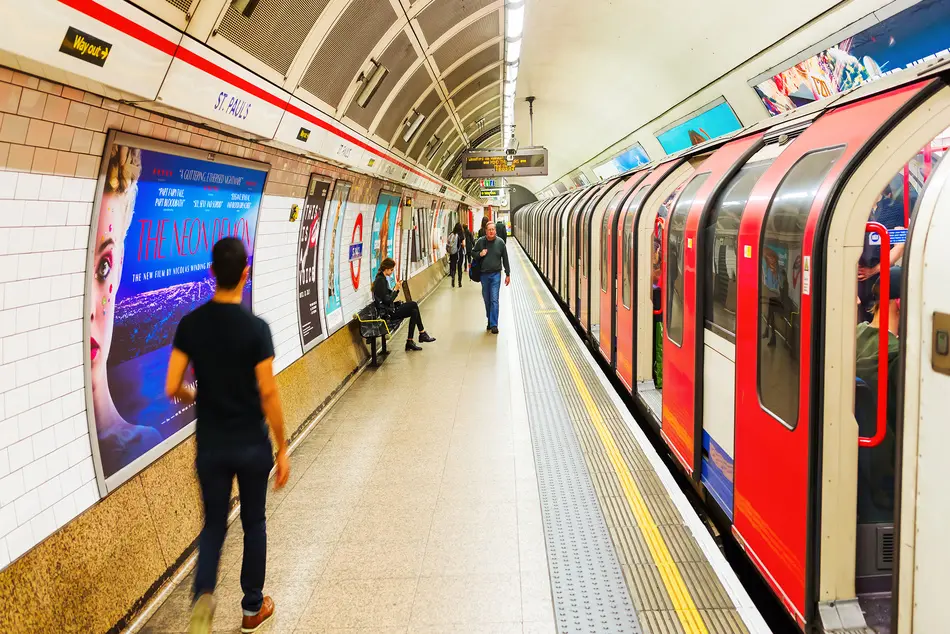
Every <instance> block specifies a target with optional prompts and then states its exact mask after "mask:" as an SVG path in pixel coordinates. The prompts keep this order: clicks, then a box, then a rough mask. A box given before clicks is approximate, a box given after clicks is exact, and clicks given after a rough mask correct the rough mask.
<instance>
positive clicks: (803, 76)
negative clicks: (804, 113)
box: [755, 0, 950, 116]
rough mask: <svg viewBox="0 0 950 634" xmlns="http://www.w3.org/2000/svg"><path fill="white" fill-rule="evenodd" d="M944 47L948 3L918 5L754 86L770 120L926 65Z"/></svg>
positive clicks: (948, 42) (949, 23)
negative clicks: (902, 71)
mask: <svg viewBox="0 0 950 634" xmlns="http://www.w3.org/2000/svg"><path fill="white" fill-rule="evenodd" d="M948 47H950V1H948V0H921V1H920V2H918V3H916V4H914V5H913V6H910V7H908V8H906V9H904V10H903V11H900V12H899V13H895V14H894V15H892V16H890V17H889V18H887V19H885V20H882V21H880V22H878V23H877V24H875V25H873V26H871V27H869V28H867V29H865V30H863V31H860V32H859V33H856V34H854V35H852V36H851V37H848V38H846V39H843V40H842V41H840V42H838V43H837V44H835V45H834V46H831V47H829V48H827V49H825V50H823V51H821V52H820V53H818V54H816V55H812V56H811V57H808V58H807V59H804V60H802V61H801V62H799V63H797V64H795V65H794V66H792V67H791V68H788V69H786V70H784V71H782V72H780V73H778V74H776V75H774V76H772V77H770V78H768V79H766V80H764V81H762V82H759V83H758V84H756V85H755V91H756V92H757V93H758V95H759V98H760V99H762V103H763V104H765V108H766V110H768V112H769V114H770V115H772V116H775V115H778V114H782V113H783V112H788V111H790V110H794V109H795V108H799V107H801V106H804V105H805V104H808V103H811V102H813V101H816V100H818V99H824V98H825V97H830V96H831V95H836V94H838V93H841V92H844V91H846V90H849V89H851V88H854V87H855V86H860V85H862V84H866V83H869V82H872V81H874V80H876V79H879V78H881V77H883V76H884V75H887V74H889V73H893V72H896V71H899V70H902V69H904V68H909V67H911V66H915V65H917V64H921V63H923V62H926V61H929V60H931V59H933V58H934V57H936V56H938V55H940V54H942V53H946V52H947V49H948Z"/></svg>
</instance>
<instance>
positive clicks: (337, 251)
mask: <svg viewBox="0 0 950 634" xmlns="http://www.w3.org/2000/svg"><path fill="white" fill-rule="evenodd" d="M349 197H350V184H349V183H344V182H342V181H337V182H336V185H334V186H333V197H332V198H331V200H330V204H329V205H328V206H327V212H326V214H325V215H326V229H325V230H324V231H325V232H326V235H327V238H328V241H327V243H326V248H325V249H324V256H323V261H324V266H323V270H324V275H325V279H324V282H323V287H324V289H326V290H325V291H324V294H325V297H324V310H325V311H326V316H327V335H330V334H332V333H334V332H336V331H337V330H339V328H340V327H341V326H342V325H343V322H344V319H343V304H342V301H341V300H340V293H341V291H340V267H341V266H343V259H344V258H345V257H346V255H348V254H344V253H343V218H344V217H345V216H346V202H347V200H349Z"/></svg>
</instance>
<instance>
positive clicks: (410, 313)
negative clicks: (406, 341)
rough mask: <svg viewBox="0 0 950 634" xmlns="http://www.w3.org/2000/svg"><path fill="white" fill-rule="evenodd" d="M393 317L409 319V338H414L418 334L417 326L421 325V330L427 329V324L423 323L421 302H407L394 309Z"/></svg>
mask: <svg viewBox="0 0 950 634" xmlns="http://www.w3.org/2000/svg"><path fill="white" fill-rule="evenodd" d="M393 317H395V318H396V319H406V318H408V319H409V338H410V339H412V338H413V337H415V336H416V327H417V326H418V327H419V332H423V331H425V329H426V328H425V326H423V325H422V315H421V314H419V304H417V303H415V302H406V303H405V304H402V305H400V306H399V308H397V309H396V310H395V311H393Z"/></svg>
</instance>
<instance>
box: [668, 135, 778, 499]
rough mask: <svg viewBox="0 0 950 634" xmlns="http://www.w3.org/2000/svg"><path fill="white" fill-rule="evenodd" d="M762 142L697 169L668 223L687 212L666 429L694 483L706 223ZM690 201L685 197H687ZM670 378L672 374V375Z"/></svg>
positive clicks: (734, 147) (747, 142)
mask: <svg viewBox="0 0 950 634" xmlns="http://www.w3.org/2000/svg"><path fill="white" fill-rule="evenodd" d="M761 146H762V135H761V134H757V135H753V136H748V137H745V138H741V139H737V140H734V141H730V142H729V143H727V144H726V145H724V146H722V147H721V148H719V149H718V150H716V151H715V152H713V154H712V155H710V156H709V158H707V159H706V160H705V161H703V163H702V165H700V166H699V167H698V168H697V169H696V174H695V175H694V176H693V178H692V179H690V183H689V184H687V185H686V188H685V189H684V190H683V193H682V194H680V196H681V197H683V196H687V195H689V194H688V192H689V191H690V184H692V183H699V182H700V181H698V180H696V179H703V180H702V185H701V186H699V189H697V190H696V191H695V194H694V195H693V196H692V201H691V202H690V203H689V208H688V209H682V210H681V209H680V201H679V200H678V201H676V203H675V204H674V207H673V210H671V211H670V216H669V218H668V223H670V224H672V223H671V221H672V220H673V215H674V211H675V213H676V214H677V215H678V214H680V213H686V214H687V216H686V218H685V231H684V235H683V245H682V246H681V248H683V249H684V250H683V273H682V293H683V308H682V320H683V323H682V326H681V338H680V342H679V344H677V343H676V342H674V341H673V340H672V339H671V332H670V330H669V325H668V324H669V319H670V317H671V315H670V314H669V313H670V311H664V315H663V326H664V327H663V332H664V337H663V375H664V381H663V420H662V428H661V432H660V433H661V434H662V436H663V439H664V440H665V441H666V444H667V445H669V447H670V449H671V450H672V451H673V455H675V456H676V457H677V458H678V459H679V461H680V462H681V463H682V465H683V467H684V468H685V469H686V471H687V472H688V473H689V474H690V477H691V478H692V480H693V484H694V486H699V482H700V475H701V472H702V470H701V469H699V468H698V467H699V465H701V464H702V452H703V442H702V441H703V435H702V429H703V415H702V404H703V399H702V394H703V373H702V367H703V366H702V361H703V359H702V355H703V330H704V328H703V325H702V320H703V308H702V305H701V301H700V300H701V296H700V293H699V289H700V286H701V285H700V281H699V279H698V278H699V276H698V268H697V263H698V262H702V261H703V260H702V255H703V250H702V249H703V245H702V241H703V235H704V231H703V224H704V221H705V217H706V215H707V213H708V210H709V208H710V207H711V205H712V203H713V201H714V200H715V199H716V196H717V195H718V193H719V191H720V190H721V189H722V187H723V186H724V185H725V184H726V183H728V182H729V180H730V179H731V178H732V177H733V175H735V173H736V172H737V171H738V170H739V169H740V168H741V167H742V165H744V164H745V162H746V161H747V160H748V158H749V157H750V156H752V155H753V154H754V153H755V152H756V151H757V150H758V149H759V148H760V147H761ZM683 202H684V203H685V202H686V201H685V200H684V201H683ZM670 235H671V231H669V229H667V231H666V235H665V236H664V240H663V250H664V254H663V284H661V288H662V293H661V296H662V298H663V300H662V301H663V306H664V307H665V306H669V304H668V301H669V300H668V296H669V293H670V292H673V289H669V288H668V284H666V280H667V279H668V277H667V262H668V258H667V246H668V243H669V236H670ZM667 377H668V378H667Z"/></svg>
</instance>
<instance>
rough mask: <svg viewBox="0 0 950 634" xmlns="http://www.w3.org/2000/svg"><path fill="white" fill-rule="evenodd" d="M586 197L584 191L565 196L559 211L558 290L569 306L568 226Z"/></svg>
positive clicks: (563, 300) (560, 296) (562, 299)
mask: <svg viewBox="0 0 950 634" xmlns="http://www.w3.org/2000/svg"><path fill="white" fill-rule="evenodd" d="M583 195H584V192H583V191H582V190H578V191H575V192H572V193H570V194H565V195H564V196H562V202H561V206H560V207H559V209H558V212H557V213H558V219H557V223H558V227H559V231H558V244H559V245H560V247H559V248H558V264H557V278H558V279H557V281H558V283H557V287H556V288H557V290H558V297H559V298H560V299H561V301H562V302H564V303H565V304H567V286H568V283H567V278H568V269H569V266H568V259H569V257H568V251H569V249H568V242H569V240H568V226H569V225H570V213H571V210H572V209H573V208H574V206H575V205H576V204H577V201H578V199H579V198H580V197H581V196H583Z"/></svg>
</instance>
